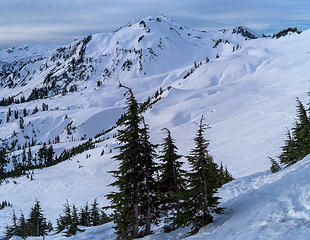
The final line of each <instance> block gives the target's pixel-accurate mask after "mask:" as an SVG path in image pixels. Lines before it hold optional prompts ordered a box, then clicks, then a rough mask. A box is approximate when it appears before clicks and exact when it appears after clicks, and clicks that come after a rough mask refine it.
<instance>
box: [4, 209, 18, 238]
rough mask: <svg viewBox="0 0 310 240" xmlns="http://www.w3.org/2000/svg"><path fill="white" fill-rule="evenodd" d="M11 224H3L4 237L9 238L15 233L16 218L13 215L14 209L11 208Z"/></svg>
mask: <svg viewBox="0 0 310 240" xmlns="http://www.w3.org/2000/svg"><path fill="white" fill-rule="evenodd" d="M12 223H13V225H12V226H8V225H6V226H5V237H6V238H7V239H10V238H11V237H12V236H14V235H16V233H17V218H16V215H15V211H14V210H13V215H12Z"/></svg>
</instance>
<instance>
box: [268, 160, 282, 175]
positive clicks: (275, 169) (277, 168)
mask: <svg viewBox="0 0 310 240" xmlns="http://www.w3.org/2000/svg"><path fill="white" fill-rule="evenodd" d="M269 160H270V164H271V166H270V172H272V173H276V172H279V171H280V170H281V167H280V166H279V164H278V162H277V161H276V160H274V159H273V158H271V157H269Z"/></svg>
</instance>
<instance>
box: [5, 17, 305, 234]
mask: <svg viewBox="0 0 310 240" xmlns="http://www.w3.org/2000/svg"><path fill="white" fill-rule="evenodd" d="M309 40H310V31H305V32H303V33H302V34H300V35H298V34H297V33H293V34H291V35H288V36H285V37H282V38H279V39H271V38H261V36H260V35H259V34H256V33H253V32H252V31H251V30H249V29H247V28H245V27H237V28H234V29H230V30H228V29H226V30H220V31H210V32H203V31H197V30H192V29H188V28H186V27H183V26H181V25H179V24H177V23H176V22H174V21H173V20H170V19H169V18H167V17H165V16H162V15H159V16H148V17H146V18H143V19H141V20H138V21H133V22H131V23H129V24H128V25H126V26H123V27H121V28H120V29H118V30H117V31H115V32H113V33H109V34H96V35H91V36H88V37H85V38H82V39H77V40H75V41H74V42H72V43H71V44H68V45H67V46H62V47H58V48H53V47H50V46H44V45H42V46H41V47H40V46H37V47H32V48H22V49H10V50H4V51H2V50H1V51H0V70H1V73H0V86H1V87H0V96H1V98H3V99H2V101H1V99H0V105H1V106H0V145H2V146H5V147H6V149H7V150H8V151H9V154H8V156H9V158H10V160H11V162H10V164H8V167H7V170H12V169H13V168H14V165H16V164H17V163H22V164H26V162H27V161H23V159H24V160H25V158H24V156H23V148H24V147H25V152H28V149H29V145H30V146H31V152H32V155H33V158H32V159H31V160H30V163H31V164H32V165H34V164H37V162H36V160H35V159H38V154H37V152H38V150H39V149H40V148H42V146H44V145H43V143H46V144H47V147H49V146H53V149H54V151H55V155H54V157H55V156H57V157H59V156H62V157H63V156H65V155H66V152H65V153H63V151H64V150H65V149H67V150H68V149H70V148H73V147H76V146H78V145H80V144H85V143H86V144H87V143H88V142H87V140H88V139H89V138H92V142H91V143H92V144H91V147H87V151H84V150H85V149H84V150H83V152H82V153H79V152H78V151H75V154H74V156H73V157H68V158H66V157H63V158H62V160H66V161H64V162H61V163H59V164H58V165H55V166H51V167H49V168H44V169H42V170H34V180H33V181H30V179H28V178H27V177H26V176H23V177H19V178H16V179H14V180H13V179H9V182H8V183H3V184H2V185H0V201H2V200H8V201H9V202H11V203H12V204H13V208H14V209H15V210H16V213H19V212H20V210H22V211H23V212H24V213H25V214H26V215H27V214H28V211H29V209H30V208H31V206H32V205H33V202H34V200H35V199H36V198H37V199H39V200H40V201H41V203H42V206H43V209H44V211H45V213H46V216H47V218H48V219H50V220H51V221H52V222H53V223H54V224H55V221H56V218H57V217H58V215H59V214H60V213H61V212H62V205H63V204H64V202H65V200H66V199H68V200H69V202H71V203H74V204H76V206H77V207H81V206H83V205H84V204H85V203H86V202H92V201H93V200H94V198H95V197H97V198H98V201H99V203H100V205H101V206H104V205H106V204H107V200H106V199H105V197H104V196H105V195H106V194H107V193H109V192H110V191H111V190H112V189H111V187H108V186H107V185H108V184H109V183H111V182H112V177H111V174H109V173H107V171H109V170H114V169H116V168H117V163H115V162H114V160H112V159H111V158H112V156H113V155H114V154H115V152H116V150H114V148H115V147H116V144H117V142H116V140H115V139H114V137H113V136H114V134H115V132H116V130H117V125H116V122H117V120H118V119H119V118H120V117H121V115H122V114H123V113H124V109H123V108H124V105H125V103H124V98H123V93H124V91H123V90H122V89H119V88H118V87H117V86H118V84H119V82H121V83H122V84H125V85H127V86H129V87H131V88H132V89H133V92H134V94H135V95H136V97H137V99H138V100H139V101H140V102H144V101H146V100H147V99H148V98H149V97H150V102H151V103H154V104H152V106H150V107H149V108H148V109H147V111H146V112H145V113H144V116H145V118H146V121H147V123H148V124H149V125H150V130H151V140H152V142H154V143H156V144H159V143H161V142H162V138H163V132H162V131H161V129H162V128H163V127H167V128H169V129H170V130H171V132H172V136H173V137H174V139H175V140H176V144H177V146H178V147H179V153H180V154H182V155H187V154H188V152H189V150H190V149H191V148H192V147H193V145H194V143H193V138H194V134H195V132H196V130H197V123H198V121H199V119H200V118H201V115H202V114H203V115H204V116H205V117H206V120H207V123H208V124H209V125H210V127H211V129H210V130H208V131H207V138H208V139H210V141H211V145H210V150H211V153H212V155H213V156H214V159H215V161H216V162H217V163H220V162H223V164H224V165H226V166H227V167H228V169H229V171H230V172H231V173H232V175H233V176H234V177H235V178H240V177H244V176H247V175H250V174H255V173H257V172H261V171H265V170H266V169H268V168H269V160H268V158H267V156H276V155H277V154H278V153H279V151H280V146H281V145H282V144H283V138H284V134H285V131H286V129H285V128H286V127H290V126H291V124H292V123H293V122H294V117H295V98H296V97H299V98H300V99H301V100H303V101H304V102H305V103H307V91H308V87H309V78H308V75H309V74H310V58H309V52H310V49H309V44H308V43H309ZM82 146H85V145H82ZM71 150H72V149H71ZM73 150H76V148H75V149H73ZM73 150H72V151H71V152H73ZM102 150H104V155H102ZM159 150H160V149H159ZM61 153H63V154H61ZM26 159H27V157H26ZM183 160H185V158H183ZM27 163H29V161H28V162H27ZM306 163H308V162H306ZM306 163H305V166H306V165H307V164H306ZM185 165H186V164H185ZM292 169H294V168H292ZM300 169H302V168H300ZM290 171H293V170H287V172H290ZM296 171H297V170H296ZM281 174H282V173H281ZM281 174H280V175H274V176H282V175H281ZM283 174H284V173H283ZM284 175H285V174H284ZM284 175H283V176H284ZM260 176H265V175H257V176H250V177H248V178H243V180H242V179H238V180H237V181H235V182H234V183H231V184H230V185H227V187H226V186H225V187H224V188H223V191H222V192H221V193H220V195H221V196H223V200H224V202H223V205H224V206H227V207H228V208H229V209H232V210H231V212H230V211H229V214H230V215H229V216H230V217H231V219H233V218H234V216H235V215H234V211H235V210H234V209H237V210H238V209H239V206H241V202H242V201H247V200H248V197H247V198H244V199H243V198H242V197H241V195H242V194H241V195H238V196H237V195H234V196H232V197H229V194H230V192H229V191H234V190H229V189H234V186H236V188H240V189H244V188H251V185H250V184H251V183H249V185H246V183H245V182H246V181H250V180H251V179H257V182H256V183H257V184H259V179H261V178H260ZM274 176H267V175H266V176H265V177H266V179H271V180H270V181H271V182H273V181H274V180H273V179H274V178H275V177H274ZM265 177H264V178H265ZM253 181H254V180H253ZM255 181H256V180H255ZM234 184H235V185H234ZM261 184H263V183H261ZM274 184H275V183H274ZM292 184H293V183H292ZM264 186H265V185H264ZM266 186H267V185H266ZM274 186H278V185H276V184H275V185H274ZM240 189H239V190H240ZM239 190H235V191H237V192H238V191H239ZM240 191H241V190H240ZM251 191H252V190H250V191H249V192H247V193H245V194H249V195H250V196H251V194H252V193H251ZM268 191H269V190H268ZM288 191H289V190H288ZM257 194H258V193H257ZM283 194H284V193H283ZM233 199H235V200H233ZM242 199H243V200H242ZM234 201H236V202H238V201H240V202H239V203H240V205H238V204H239V203H236V204H237V205H234ZM243 204H244V205H246V206H248V205H247V204H248V203H245V202H243ZM256 206H257V208H259V207H260V205H256ZM253 209H254V208H253ZM255 209H256V208H255ZM237 210H236V211H237ZM251 211H252V210H251ZM253 211H256V210H253ZM237 212H238V213H237ZM237 212H236V213H237V217H238V216H241V214H242V213H241V210H240V211H239V210H238V211H237ZM11 215H12V209H11V208H5V209H4V210H0V236H1V234H3V231H4V226H5V224H7V223H9V222H10V218H11ZM225 217H227V215H226V216H225ZM225 217H223V218H219V219H218V222H217V223H215V225H212V226H219V225H216V224H220V225H221V224H222V223H224V222H225V223H227V225H225V226H224V225H223V226H224V227H225V229H224V230H225V231H224V232H225V233H228V232H229V228H230V227H229V226H230V225H229V224H231V222H230V220H229V219H226V218H225ZM248 217H249V218H250V217H251V215H249V216H248ZM261 219H263V218H260V220H261ZM251 221H252V220H251ZM262 221H263V220H262ZM266 221H267V220H266ZM243 223H244V222H243ZM240 224H242V222H241V223H240ZM255 224H256V223H255V222H254V220H253V224H252V225H251V224H249V226H250V228H251V229H250V230H249V231H248V232H249V233H251V231H252V230H253V231H254V230H255V228H254V225H255ZM221 226H222V225H221ZM251 226H252V227H253V228H252V227H251ZM210 228H212V227H209V226H208V227H207V228H206V232H203V233H201V234H204V235H207V234H213V235H212V236H216V237H218V239H220V236H222V235H220V234H221V233H219V232H217V230H216V229H221V227H216V228H214V229H215V230H214V231H213V230H212V231H211V232H210ZM232 229H234V228H233V226H232ZM97 230H98V233H97V232H96V231H97ZM256 230H257V229H256ZM256 230H255V231H256ZM89 231H90V232H91V233H89V234H98V236H100V237H101V234H103V232H104V231H108V234H110V235H109V236H111V234H113V233H112V232H111V231H112V230H111V225H107V226H103V227H101V228H100V227H99V228H94V229H90V230H89ZM245 231H246V230H245ZM257 231H259V230H257ZM252 233H253V232H252ZM87 234H88V231H86V232H85V235H83V236H85V238H84V239H86V238H87V236H88V237H89V235H87ZM180 234H181V233H180ZM242 234H245V233H242ZM266 234H267V233H266ZM268 234H269V233H268ZM197 236H202V235H197ZM242 236H247V235H246V234H245V235H242ZM160 237H161V235H159V238H158V239H164V238H160ZM166 237H167V239H169V236H166ZM173 237H174V238H175V237H176V236H175V235H174V236H173ZM173 237H172V238H170V239H174V238H173ZM81 239H83V238H82V235H81ZM228 239H229V238H228ZM232 239H236V238H232ZM240 239H247V238H240ZM248 239H251V238H248Z"/></svg>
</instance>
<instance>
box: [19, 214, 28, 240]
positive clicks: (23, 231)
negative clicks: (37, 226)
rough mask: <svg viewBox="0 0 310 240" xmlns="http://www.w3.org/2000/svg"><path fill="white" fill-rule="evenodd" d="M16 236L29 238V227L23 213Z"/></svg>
mask: <svg viewBox="0 0 310 240" xmlns="http://www.w3.org/2000/svg"><path fill="white" fill-rule="evenodd" d="M16 235H17V236H20V237H22V238H26V237H27V236H28V227H27V224H26V220H25V216H24V214H23V213H21V215H20V218H19V220H18V226H17V231H16Z"/></svg>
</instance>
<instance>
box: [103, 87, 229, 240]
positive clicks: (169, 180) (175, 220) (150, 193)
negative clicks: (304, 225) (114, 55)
mask: <svg viewBox="0 0 310 240" xmlns="http://www.w3.org/2000/svg"><path fill="white" fill-rule="evenodd" d="M120 86H121V87H124V86H122V85H120ZM125 88H126V89H127V95H128V97H127V105H128V106H127V115H126V118H125V120H124V121H123V123H122V125H123V128H122V129H121V130H119V131H118V136H117V139H118V141H119V143H120V146H119V147H118V149H119V154H118V155H116V156H114V159H116V160H118V161H119V162H120V164H119V169H118V170H117V171H112V172H111V173H112V174H113V176H114V178H115V179H116V181H115V182H114V183H112V184H111V185H112V186H115V187H117V189H118V191H116V192H112V193H110V194H108V195H107V198H108V199H109V200H110V202H111V206H109V207H110V208H111V209H112V210H113V213H112V215H111V217H112V220H113V221H114V223H115V224H116V226H115V230H116V234H117V238H118V239H122V240H125V239H133V238H137V237H142V236H145V235H148V234H151V225H152V224H158V223H159V222H160V221H163V223H164V229H165V230H166V231H171V230H174V229H176V228H178V227H179V226H189V225H190V226H192V231H191V233H195V232H197V231H198V230H199V229H200V228H201V227H202V226H204V225H206V224H208V223H211V222H212V221H213V217H212V214H213V213H218V214H221V213H223V209H222V208H220V207H218V204H219V198H218V197H216V196H214V194H215V193H216V192H217V189H218V188H219V187H221V186H222V184H224V183H226V182H228V181H230V180H232V179H233V178H232V176H231V175H230V174H229V172H228V171H227V169H226V170H224V168H223V167H218V165H217V164H216V163H215V162H214V161H213V158H212V156H211V155H210V153H209V151H208V149H207V148H208V145H209V141H208V140H206V139H205V138H204V132H205V130H206V129H207V126H206V125H205V124H204V123H203V118H202V119H201V121H200V125H199V129H198V131H197V134H196V138H195V139H194V141H195V145H196V146H195V148H194V149H193V150H192V151H191V153H190V155H189V156H188V157H187V159H188V162H189V165H190V167H191V170H190V171H184V170H183V169H182V164H183V163H182V162H181V161H180V158H181V156H180V155H179V154H177V146H176V145H175V143H174V140H173V138H172V137H171V133H170V131H169V130H168V129H164V131H166V133H167V136H166V138H165V139H164V142H163V143H162V151H161V155H160V156H157V154H156V152H155V149H156V147H157V145H154V144H152V143H151V142H150V141H149V138H150V136H149V129H148V125H147V124H146V123H145V122H144V119H143V117H142V116H141V115H140V110H139V108H140V106H139V104H138V102H137V101H136V99H135V97H134V95H133V93H132V91H131V89H129V88H127V87H125ZM157 157H159V159H160V160H161V163H160V164H156V163H155V158H157Z"/></svg>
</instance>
